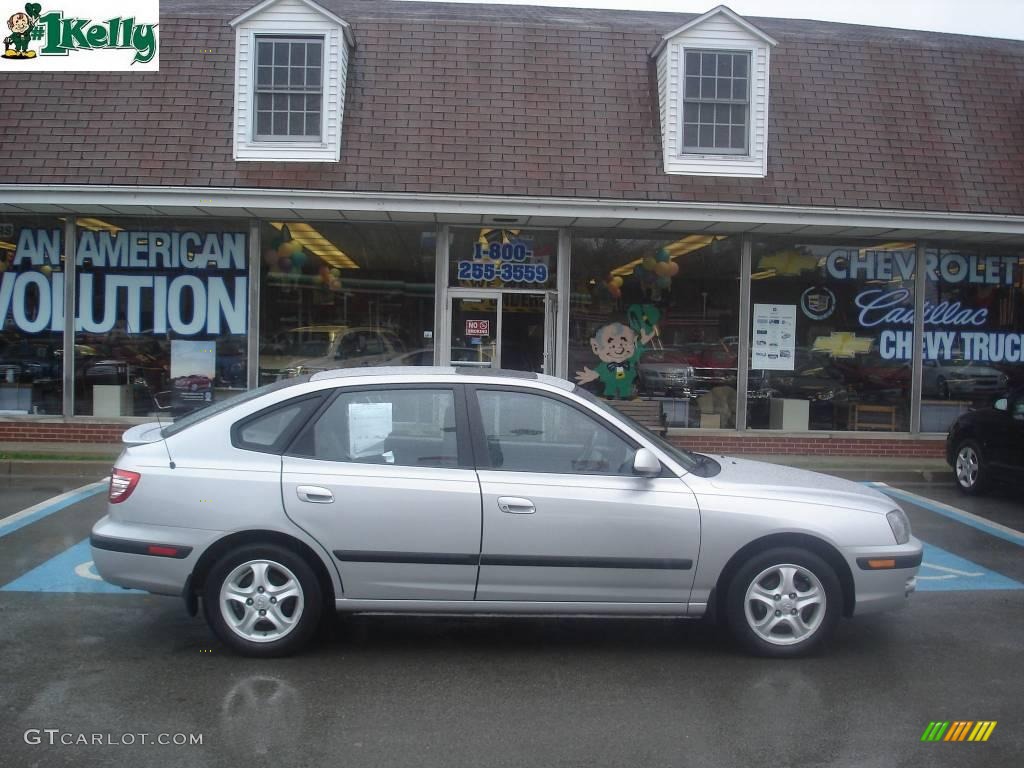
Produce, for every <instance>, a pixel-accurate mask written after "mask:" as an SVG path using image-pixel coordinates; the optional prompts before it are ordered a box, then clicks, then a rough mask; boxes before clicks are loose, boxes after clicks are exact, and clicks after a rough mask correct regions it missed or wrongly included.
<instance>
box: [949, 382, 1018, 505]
mask: <svg viewBox="0 0 1024 768" xmlns="http://www.w3.org/2000/svg"><path fill="white" fill-rule="evenodd" d="M946 461H947V462H948V463H949V465H950V466H951V467H953V473H954V476H955V478H956V484H957V487H959V488H960V490H961V491H963V492H964V493H967V494H971V495H975V494H980V493H984V492H985V491H986V490H987V489H988V488H989V487H990V486H991V485H992V483H994V482H998V481H1019V480H1021V479H1022V477H1024V475H1022V473H1021V470H1024V389H1018V390H1016V391H1014V392H1012V393H1010V394H1009V395H1008V396H1007V397H1001V398H999V399H998V400H996V401H995V403H994V404H993V405H992V406H991V407H989V408H982V409H979V410H977V411H970V412H969V413H965V414H964V415H963V416H961V417H960V418H959V419H957V420H956V421H955V422H953V426H951V427H950V428H949V435H947V437H946Z"/></svg>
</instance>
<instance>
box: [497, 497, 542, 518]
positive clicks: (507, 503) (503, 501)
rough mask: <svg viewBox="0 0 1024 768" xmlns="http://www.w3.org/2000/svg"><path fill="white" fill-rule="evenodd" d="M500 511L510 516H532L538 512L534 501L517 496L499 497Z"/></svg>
mask: <svg viewBox="0 0 1024 768" xmlns="http://www.w3.org/2000/svg"><path fill="white" fill-rule="evenodd" d="M498 509H500V510H501V511H502V512H507V513H508V514H510V515H532V514H533V513H534V512H536V511H537V508H536V507H535V506H533V502H532V501H530V500H529V499H520V498H518V497H516V496H499V497H498Z"/></svg>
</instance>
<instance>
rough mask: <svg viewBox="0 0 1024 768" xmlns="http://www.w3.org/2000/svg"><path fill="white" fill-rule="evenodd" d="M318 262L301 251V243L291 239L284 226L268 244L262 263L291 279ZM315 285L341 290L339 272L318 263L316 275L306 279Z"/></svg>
mask: <svg viewBox="0 0 1024 768" xmlns="http://www.w3.org/2000/svg"><path fill="white" fill-rule="evenodd" d="M319 261H320V260H319V259H318V258H317V257H316V256H315V255H314V254H309V253H307V252H306V251H305V250H303V247H302V243H301V242H299V241H298V240H295V239H293V238H292V233H291V230H289V229H288V225H287V224H285V225H284V226H282V227H281V231H280V233H278V235H277V236H276V237H275V238H274V239H272V240H271V241H270V243H268V245H267V248H266V249H264V251H263V263H264V264H266V265H267V269H269V270H270V271H271V272H277V273H280V274H283V275H287V276H289V277H291V278H293V279H298V278H300V277H302V276H303V275H304V274H305V272H306V268H307V267H310V268H311V269H312V268H314V267H316V262H319ZM306 279H307V280H309V281H312V282H313V283H315V284H318V285H323V286H325V287H327V288H329V289H330V290H332V291H340V290H341V270H339V269H337V268H335V267H329V266H327V265H326V264H323V263H322V262H321V263H320V267H319V269H318V270H317V274H316V275H311V276H309V277H307V278H306Z"/></svg>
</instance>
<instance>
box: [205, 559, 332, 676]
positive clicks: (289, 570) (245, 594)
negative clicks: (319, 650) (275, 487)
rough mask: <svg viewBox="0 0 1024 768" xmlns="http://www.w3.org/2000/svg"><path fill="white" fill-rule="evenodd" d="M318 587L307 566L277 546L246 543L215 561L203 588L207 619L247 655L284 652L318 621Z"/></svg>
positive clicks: (297, 646)
mask: <svg viewBox="0 0 1024 768" xmlns="http://www.w3.org/2000/svg"><path fill="white" fill-rule="evenodd" d="M321 605H322V600H321V591H320V584H319V582H318V581H317V578H316V575H315V574H314V573H313V569H312V568H310V566H309V564H308V563H307V562H306V561H305V560H304V559H303V558H302V557H300V556H299V555H297V554H296V553H295V552H293V551H291V550H290V549H287V548H285V547H282V546H280V545H277V544H247V545H245V546H242V547H238V548H237V549H234V550H232V551H230V552H228V553H227V554H225V555H224V556H223V557H221V558H220V560H218V561H217V562H216V563H215V564H214V566H213V568H211V569H210V572H209V574H208V576H207V578H206V582H205V584H204V587H203V610H204V612H205V614H206V621H207V623H208V624H209V625H210V628H211V629H213V631H214V633H216V635H217V637H218V638H220V640H221V641H222V642H223V643H224V644H225V645H227V646H229V647H231V648H232V649H234V650H235V651H237V652H238V653H240V654H242V655H245V656H259V657H269V656H286V655H288V654H291V653H295V652H296V651H298V650H299V649H300V648H302V646H304V645H305V644H306V643H307V642H308V641H309V638H310V637H311V636H312V634H313V632H314V631H315V630H316V626H317V624H318V623H319V621H320V611H321Z"/></svg>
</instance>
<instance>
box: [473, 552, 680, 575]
mask: <svg viewBox="0 0 1024 768" xmlns="http://www.w3.org/2000/svg"><path fill="white" fill-rule="evenodd" d="M480 565H518V566H527V567H531V566H532V567H538V568H627V569H633V570H640V571H688V570H690V569H691V568H692V567H693V561H692V560H683V559H680V560H673V559H669V558H660V557H562V556H560V555H483V556H482V557H481V558H480Z"/></svg>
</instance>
